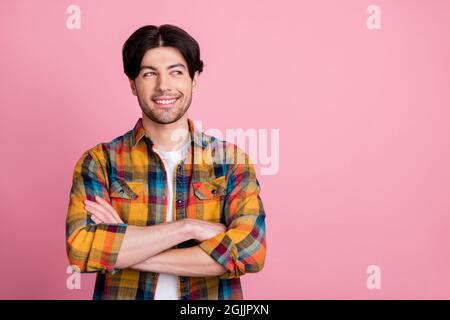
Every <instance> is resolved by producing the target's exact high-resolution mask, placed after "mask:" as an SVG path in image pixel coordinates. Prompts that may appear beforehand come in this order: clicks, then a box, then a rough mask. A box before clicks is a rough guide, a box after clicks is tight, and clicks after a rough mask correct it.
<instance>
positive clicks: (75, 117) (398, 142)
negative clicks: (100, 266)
mask: <svg viewBox="0 0 450 320" xmlns="http://www.w3.org/2000/svg"><path fill="white" fill-rule="evenodd" d="M70 4H76V5H78V6H80V8H81V30H68V29H67V28H66V19H67V17H68V16H69V15H68V14H66V8H67V7H68V6H69V5H70ZM371 4H376V5H378V6H380V8H381V27H382V28H381V30H379V31H376V30H375V31H371V30H368V28H367V27H366V19H367V17H368V14H367V13H366V8H367V7H368V6H369V5H371ZM164 23H171V24H176V25H178V26H180V27H182V28H183V29H185V30H186V31H187V32H189V33H190V34H191V35H192V36H194V37H195V38H196V39H197V41H198V42H199V44H200V47H201V55H202V59H203V60H204V62H205V69H204V73H203V74H202V75H201V76H200V82H199V89H198V91H197V92H196V93H195V94H194V99H193V103H192V105H191V109H190V113H189V115H190V117H191V118H193V119H195V120H202V121H203V128H204V129H207V128H219V129H221V130H225V129H226V128H244V129H248V128H257V129H268V130H270V129H274V128H275V129H277V128H278V129H280V168H279V172H278V174H276V175H271V176H264V175H261V174H260V172H259V169H260V168H259V166H257V169H258V174H259V180H260V183H261V186H262V191H261V195H262V198H263V201H264V205H265V209H266V213H267V220H266V225H267V244H268V247H267V249H268V251H267V258H266V266H265V268H264V270H263V271H262V272H260V273H257V274H247V275H245V276H244V277H243V278H242V282H243V287H244V295H245V298H247V299H348V298H354V299H380V298H381V299H431V298H436V299H448V298H450V272H449V263H450V249H449V243H450V232H449V226H450V215H449V209H450V197H449V193H450V170H449V163H450V149H449V147H450V139H449V137H450V125H449V124H450V112H449V103H450V90H449V89H450V88H449V85H450V81H449V74H450V62H449V61H450V60H449V57H450V43H449V42H450V41H449V34H448V30H450V2H448V1H439V0H434V1H432V2H431V1H425V0H423V1H412V0H408V1H406V0H404V1H401V0H397V1H393V0H389V1H381V0H378V1H374V2H372V1H360V0H346V1H287V0H280V1H261V0H258V1H256V0H252V1H249V0H247V1H237V0H233V1H230V0H228V1H207V0H198V1H194V0H190V1H181V0H180V1H148V0H147V1H109V0H108V1H106V0H104V1H81V0H78V1H74V2H72V1H2V2H1V4H0V39H1V61H0V70H1V72H0V83H1V86H0V88H1V89H0V90H1V91H0V106H1V117H0V125H1V126H0V130H1V131H0V137H1V147H2V156H1V171H2V173H1V180H2V181H1V184H0V188H1V189H0V196H1V202H0V205H1V208H0V209H1V210H0V212H1V217H2V223H1V224H0V253H1V255H0V257H1V258H0V259H1V266H0V284H1V285H0V298H2V299H12V298H16V299H17V298H23V299H91V297H92V290H93V285H94V275H86V274H84V275H82V281H81V286H82V288H81V290H68V289H67V288H66V279H67V277H68V274H66V268H67V266H68V260H67V258H66V255H65V217H66V211H67V205H68V200H69V191H70V185H71V177H72V172H73V167H74V165H75V162H76V160H77V159H78V158H79V157H80V156H81V154H82V152H83V151H85V150H86V149H88V148H90V147H92V146H94V145H95V144H97V143H99V142H106V141H110V140H111V139H113V138H115V137H116V136H119V135H121V134H123V133H125V132H126V131H128V130H130V129H131V128H132V126H133V125H134V123H135V121H136V120H137V118H138V117H139V116H140V109H139V106H138V103H137V100H136V97H134V96H132V95H131V91H130V89H129V85H128V81H127V79H126V76H125V75H124V74H123V69H122V61H121V47H122V44H123V42H124V41H125V40H126V38H127V37H128V36H129V35H130V34H131V33H132V32H133V31H134V30H136V29H137V28H139V27H141V26H143V25H147V24H156V25H160V24H164ZM372 264H375V265H378V266H379V267H380V268H381V285H382V287H381V290H369V289H368V288H367V287H366V279H367V277H368V274H366V268H367V267H368V266H369V265H372Z"/></svg>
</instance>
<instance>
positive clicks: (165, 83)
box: [156, 75, 169, 91]
mask: <svg viewBox="0 0 450 320" xmlns="http://www.w3.org/2000/svg"><path fill="white" fill-rule="evenodd" d="M156 87H157V89H159V90H160V91H166V90H167V89H168V88H169V79H168V78H167V77H166V76H164V75H161V76H159V77H158V82H157V83H156Z"/></svg>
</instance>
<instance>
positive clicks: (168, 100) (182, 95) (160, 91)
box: [130, 47, 198, 124]
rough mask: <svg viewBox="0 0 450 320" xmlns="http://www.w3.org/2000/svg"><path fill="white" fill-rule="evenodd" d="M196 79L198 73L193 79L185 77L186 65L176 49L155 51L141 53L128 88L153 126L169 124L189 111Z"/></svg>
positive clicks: (186, 73)
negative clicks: (135, 75) (137, 71)
mask: <svg viewBox="0 0 450 320" xmlns="http://www.w3.org/2000/svg"><path fill="white" fill-rule="evenodd" d="M197 78H198V71H196V72H195V74H194V79H191V78H190V77H189V70H188V67H187V63H186V61H185V60H184V58H183V56H182V55H181V53H180V52H179V51H178V50H177V49H176V48H173V47H157V48H153V49H150V50H148V51H147V52H146V53H145V55H144V57H143V58H142V62H141V71H140V72H139V75H138V76H137V78H136V79H135V80H130V85H131V90H132V92H133V94H134V95H135V96H137V98H138V101H139V105H140V107H141V109H142V112H143V113H144V115H145V116H147V117H148V118H149V119H151V120H152V121H154V122H156V123H159V124H169V123H173V122H176V121H178V120H179V119H180V118H182V117H183V116H184V114H185V113H186V111H187V110H188V109H189V106H190V105H191V101H192V92H193V91H194V89H195V87H196V85H197Z"/></svg>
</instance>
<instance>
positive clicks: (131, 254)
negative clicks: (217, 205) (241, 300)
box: [66, 149, 266, 279]
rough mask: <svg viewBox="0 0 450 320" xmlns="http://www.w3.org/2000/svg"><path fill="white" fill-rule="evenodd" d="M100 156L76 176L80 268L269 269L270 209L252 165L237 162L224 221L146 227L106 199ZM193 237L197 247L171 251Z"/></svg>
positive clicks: (70, 239)
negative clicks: (126, 218)
mask: <svg viewBox="0 0 450 320" xmlns="http://www.w3.org/2000/svg"><path fill="white" fill-rule="evenodd" d="M100 154H101V152H95V149H91V150H90V151H88V152H86V153H84V154H83V156H82V157H81V158H80V159H79V160H78V162H77V164H76V165H75V170H74V174H73V182H72V189H71V193H70V203H69V210H68V214H67V220H66V239H67V254H68V258H69V261H70V264H71V265H72V266H75V267H77V268H76V269H77V270H79V271H80V272H107V271H108V272H115V270H117V269H124V268H132V269H136V270H140V271H147V272H149V271H150V272H158V273H160V272H163V273H170V274H174V275H180V276H192V277H207V276H219V277H220V278H222V279H228V278H236V277H240V276H241V275H243V274H245V273H246V272H258V271H260V270H261V269H262V268H263V266H264V260H265V251H266V242H265V224H264V219H265V213H264V210H263V206H262V202H261V199H260V197H259V184H258V182H257V180H256V176H255V172H254V169H253V166H252V165H247V164H239V165H235V167H234V169H233V171H232V172H230V175H233V179H231V181H232V183H233V185H231V186H230V187H229V192H228V194H227V200H226V203H225V207H224V218H225V225H222V224H217V223H211V222H207V221H202V220H195V219H184V220H180V221H175V222H170V223H164V224H158V225H152V226H144V227H139V226H133V225H127V224H125V223H123V221H122V220H121V219H120V217H119V215H118V214H117V212H115V211H114V208H112V207H111V206H110V204H109V203H108V201H107V200H105V199H109V193H108V189H107V181H106V177H107V175H106V171H105V166H104V163H105V159H102V158H101V156H99V155H100ZM86 200H87V201H86ZM111 209H112V210H111ZM89 216H90V217H91V219H89ZM92 221H93V222H94V223H93V222H92ZM191 239H193V240H196V241H197V242H198V245H196V246H193V247H190V248H181V249H171V248H173V247H174V246H175V245H177V244H179V243H181V242H184V241H186V240H191Z"/></svg>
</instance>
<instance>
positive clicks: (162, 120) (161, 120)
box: [144, 112, 184, 124]
mask: <svg viewBox="0 0 450 320" xmlns="http://www.w3.org/2000/svg"><path fill="white" fill-rule="evenodd" d="M144 114H145V115H146V116H147V118H149V119H150V120H152V121H153V122H156V123H158V124H171V123H174V122H177V121H178V120H180V119H181V118H182V117H183V115H184V114H181V115H179V114H178V115H176V116H172V115H166V116H162V115H155V114H150V113H147V112H145V113H144Z"/></svg>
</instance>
